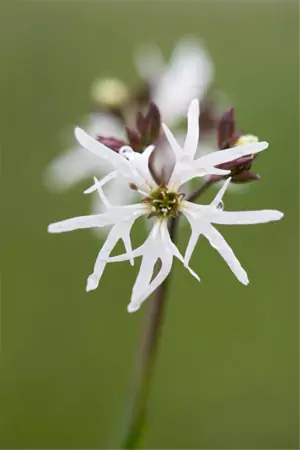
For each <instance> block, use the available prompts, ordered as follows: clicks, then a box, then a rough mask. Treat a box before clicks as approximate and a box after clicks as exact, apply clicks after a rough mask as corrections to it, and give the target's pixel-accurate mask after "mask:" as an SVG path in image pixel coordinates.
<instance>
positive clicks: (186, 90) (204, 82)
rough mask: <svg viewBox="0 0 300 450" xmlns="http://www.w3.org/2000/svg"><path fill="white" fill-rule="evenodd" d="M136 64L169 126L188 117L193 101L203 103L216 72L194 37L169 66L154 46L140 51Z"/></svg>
mask: <svg viewBox="0 0 300 450" xmlns="http://www.w3.org/2000/svg"><path fill="white" fill-rule="evenodd" d="M135 63H136V67H137V71H138V72H139V74H140V76H141V77H142V78H144V80H145V81H146V82H147V83H149V85H150V88H152V99H153V101H154V103H156V104H157V106H158V108H159V110H160V112H161V115H162V118H163V120H164V122H166V123H167V124H168V125H169V126H170V127H173V126H174V125H175V124H176V123H177V122H178V121H179V120H181V118H182V117H183V116H184V115H185V112H186V110H187V108H188V106H189V104H190V102H191V101H192V99H193V98H198V99H199V100H200V101H201V100H203V98H204V96H205V94H206V92H207V89H208V87H209V85H210V83H211V82H212V79H213V73H214V68H213V64H212V61H211V59H210V57H209V55H208V53H207V51H206V49H205V47H204V45H203V43H202V42H201V41H199V40H196V39H191V38H183V39H181V40H180V41H179V42H178V44H177V46H176V47H175V49H174V51H173V54H172V56H171V59H170V61H169V63H168V64H167V63H166V62H165V60H164V58H163V55H162V54H161V51H160V49H159V48H158V47H157V46H155V45H151V44H148V45H147V46H141V47H140V48H139V49H138V51H137V52H136V55H135Z"/></svg>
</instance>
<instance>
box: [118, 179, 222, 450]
mask: <svg viewBox="0 0 300 450" xmlns="http://www.w3.org/2000/svg"><path fill="white" fill-rule="evenodd" d="M212 183H213V181H212V180H207V181H206V182H205V183H203V184H202V185H201V186H200V188H198V189H196V190H195V191H194V192H192V193H191V194H190V195H189V196H188V197H187V200H188V201H195V200H196V199H197V198H198V197H199V196H200V195H201V194H203V192H204V191H206V189H207V188H208V187H209V186H210V185H211V184H212ZM178 224H179V217H177V218H172V219H171V220H170V222H169V233H170V237H171V239H172V241H173V242H175V240H176V234H177V229H178ZM170 279H171V277H170V275H169V276H168V277H167V278H166V279H165V281H164V282H163V283H162V284H161V285H160V286H159V287H158V288H157V290H156V291H155V293H154V294H153V297H154V298H153V299H151V300H150V302H149V303H150V313H149V316H148V317H147V324H146V328H145V331H143V340H142V343H141V348H140V352H139V355H138V360H137V367H136V372H135V377H134V380H133V395H132V403H131V408H130V412H129V423H128V425H127V428H126V435H125V438H124V440H123V443H122V445H121V448H122V449H136V448H138V446H139V443H140V440H141V437H142V434H143V431H144V428H145V424H146V410H147V402H148V397H149V392H150V387H151V380H152V375H153V371H154V366H155V359H156V354H157V350H158V342H159V338H160V334H161V330H162V323H163V317H164V312H165V306H166V294H167V291H168V287H169V283H170Z"/></svg>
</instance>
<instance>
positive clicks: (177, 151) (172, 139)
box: [161, 123, 183, 159]
mask: <svg viewBox="0 0 300 450" xmlns="http://www.w3.org/2000/svg"><path fill="white" fill-rule="evenodd" d="M161 126H162V129H163V131H164V133H165V136H166V138H167V140H168V142H169V144H170V147H171V148H172V150H173V152H174V154H175V156H176V159H177V158H180V157H181V156H183V150H182V148H181V147H180V145H179V144H178V142H177V139H176V138H175V136H174V134H173V133H172V131H171V130H170V129H169V128H168V127H167V125H166V124H165V123H162V125H161Z"/></svg>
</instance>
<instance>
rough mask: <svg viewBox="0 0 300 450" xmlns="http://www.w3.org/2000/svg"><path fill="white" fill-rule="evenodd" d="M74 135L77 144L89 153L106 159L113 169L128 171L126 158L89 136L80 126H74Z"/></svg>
mask: <svg viewBox="0 0 300 450" xmlns="http://www.w3.org/2000/svg"><path fill="white" fill-rule="evenodd" d="M75 137H76V139H77V141H78V142H79V144H80V145H82V147H84V148H86V149H87V150H89V151H90V152H91V153H93V154H95V155H97V156H99V157H100V158H102V159H104V160H106V161H107V162H108V163H110V164H111V165H112V166H113V167H114V168H115V169H117V170H120V171H122V170H125V171H128V169H129V163H128V161H127V160H126V158H124V157H123V156H121V155H119V154H118V153H117V152H115V151H113V150H111V149H110V148H109V147H106V145H104V144H101V142H98V141H96V139H94V138H92V137H91V136H89V135H88V134H87V133H86V132H85V131H84V130H82V129H81V128H79V127H76V128H75Z"/></svg>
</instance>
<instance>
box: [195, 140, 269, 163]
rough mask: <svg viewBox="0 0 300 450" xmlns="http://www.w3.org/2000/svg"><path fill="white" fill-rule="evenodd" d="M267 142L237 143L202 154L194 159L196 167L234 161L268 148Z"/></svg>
mask: <svg viewBox="0 0 300 450" xmlns="http://www.w3.org/2000/svg"><path fill="white" fill-rule="evenodd" d="M268 145H269V144H268V142H254V143H251V144H245V145H239V146H237V147H232V148H228V149H226V150H219V151H216V152H212V153H209V154H208V155H204V156H202V157H201V158H199V159H197V160H196V161H195V163H196V165H197V166H198V167H211V166H218V165H219V164H223V163H226V162H230V161H234V160H235V159H238V158H240V157H242V156H248V155H252V154H256V153H259V152H262V151H263V150H265V149H266V148H268Z"/></svg>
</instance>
